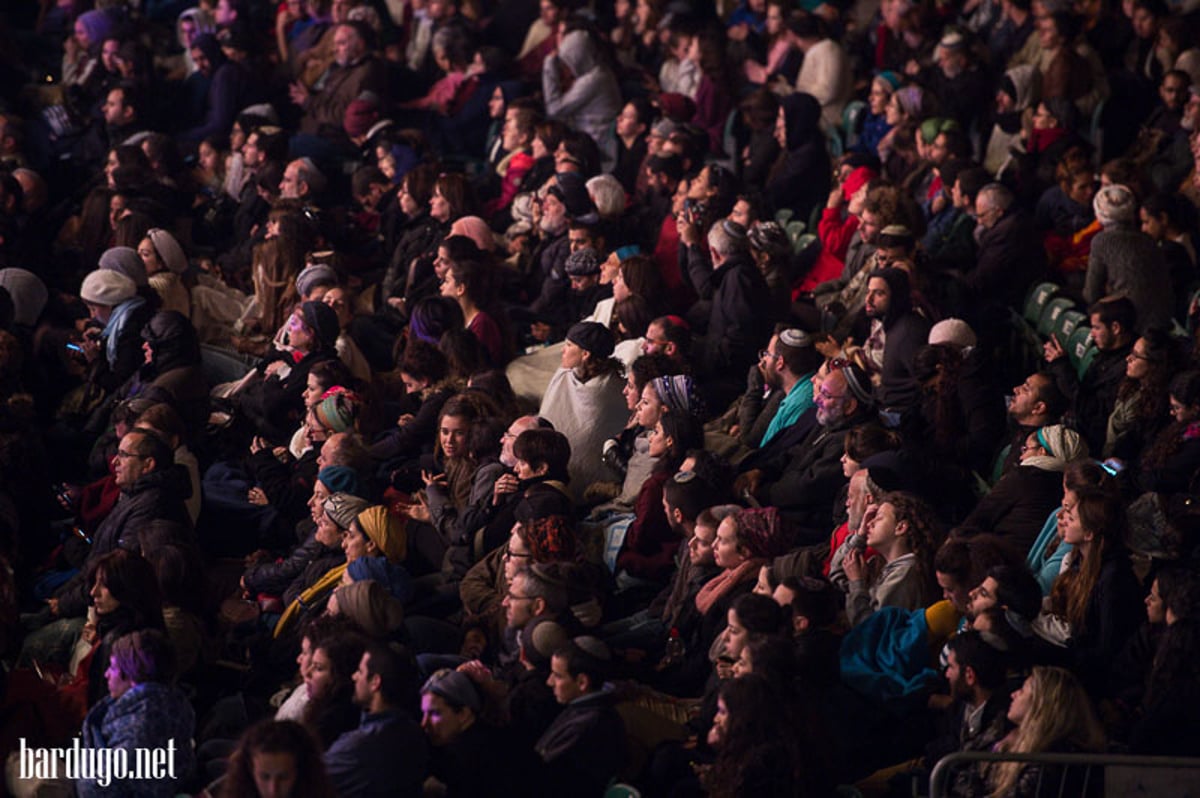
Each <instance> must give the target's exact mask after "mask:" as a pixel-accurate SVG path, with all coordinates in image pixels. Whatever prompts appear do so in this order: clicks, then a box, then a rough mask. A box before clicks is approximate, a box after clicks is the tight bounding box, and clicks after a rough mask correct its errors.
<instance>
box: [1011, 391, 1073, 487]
mask: <svg viewBox="0 0 1200 798" xmlns="http://www.w3.org/2000/svg"><path fill="white" fill-rule="evenodd" d="M1066 410H1067V397H1065V396H1064V395H1063V392H1062V391H1061V390H1059V388H1058V384H1057V383H1056V382H1055V381H1054V377H1053V375H1051V374H1044V373H1042V372H1040V371H1035V372H1034V373H1033V374H1030V375H1029V376H1028V377H1026V378H1025V382H1023V383H1021V384H1020V385H1017V386H1015V387H1014V388H1013V389H1012V402H1010V403H1009V405H1008V417H1009V418H1010V419H1012V421H1013V426H1015V427H1016V432H1015V433H1014V434H1013V437H1012V438H1011V439H1010V441H1009V446H1008V453H1007V454H1005V456H1004V469H1003V471H1002V475H1003V473H1004V472H1007V471H1008V470H1009V469H1010V468H1012V467H1013V466H1015V465H1017V464H1018V463H1019V462H1020V461H1021V447H1022V446H1024V444H1025V441H1026V440H1027V439H1028V438H1029V436H1030V435H1031V434H1032V433H1034V432H1035V431H1037V430H1038V429H1039V428H1040V427H1045V426H1049V425H1050V424H1057V423H1058V422H1059V421H1060V420H1061V419H1062V414H1063V413H1065V412H1066Z"/></svg>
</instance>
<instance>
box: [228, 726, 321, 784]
mask: <svg viewBox="0 0 1200 798" xmlns="http://www.w3.org/2000/svg"><path fill="white" fill-rule="evenodd" d="M215 794H216V795H218V796H220V798H265V796H274V797H276V798H333V796H334V792H333V786H332V785H331V784H330V783H329V777H328V776H327V775H326V773H325V765H324V760H322V759H321V749H320V748H319V747H318V746H317V741H316V740H315V739H313V735H312V734H311V733H309V731H308V730H307V729H305V728H304V727H303V726H302V725H300V724H299V723H296V722H294V721H290V720H281V721H277V720H269V719H268V720H263V721H259V722H258V723H256V724H254V725H253V726H251V727H250V728H249V729H247V730H246V733H245V734H243V735H242V739H241V740H240V741H239V742H238V746H237V750H236V751H234V753H233V756H232V757H231V758H230V760H229V770H228V771H226V773H225V777H224V778H223V779H222V780H221V782H220V787H219V788H218V789H216V790H215Z"/></svg>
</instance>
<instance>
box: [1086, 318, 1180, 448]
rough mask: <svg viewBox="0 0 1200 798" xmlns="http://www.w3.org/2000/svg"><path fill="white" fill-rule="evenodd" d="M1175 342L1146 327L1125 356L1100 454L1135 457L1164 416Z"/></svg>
mask: <svg viewBox="0 0 1200 798" xmlns="http://www.w3.org/2000/svg"><path fill="white" fill-rule="evenodd" d="M1175 349H1176V346H1175V341H1174V339H1172V338H1171V336H1169V335H1168V334H1167V333H1165V332H1163V331H1162V330H1157V329H1150V330H1146V332H1144V333H1143V334H1142V336H1141V337H1140V338H1138V339H1137V340H1136V341H1135V342H1134V344H1133V349H1131V350H1130V351H1129V354H1128V355H1126V356H1125V379H1124V380H1123V381H1122V382H1121V387H1120V388H1118V389H1117V403H1116V405H1115V406H1114V407H1113V411H1112V413H1111V414H1109V417H1108V432H1107V434H1106V436H1105V439H1104V452H1103V456H1104V457H1115V458H1117V459H1119V460H1122V461H1126V462H1129V461H1132V460H1136V459H1137V457H1138V455H1139V454H1141V452H1142V449H1143V448H1144V447H1145V446H1146V445H1147V444H1148V443H1149V442H1150V441H1151V440H1153V439H1154V437H1155V436H1156V435H1157V434H1158V431H1159V430H1160V429H1161V428H1162V427H1163V425H1164V423H1165V420H1166V418H1167V410H1168V409H1169V408H1168V402H1167V384H1168V383H1169V382H1170V380H1171V377H1172V375H1173V374H1174V373H1175V370H1176V364H1175Z"/></svg>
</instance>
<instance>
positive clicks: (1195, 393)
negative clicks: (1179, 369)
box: [1136, 371, 1200, 494]
mask: <svg viewBox="0 0 1200 798" xmlns="http://www.w3.org/2000/svg"><path fill="white" fill-rule="evenodd" d="M1167 401H1168V403H1169V407H1170V410H1169V412H1170V416H1171V420H1172V423H1170V424H1168V425H1167V426H1166V427H1164V428H1163V430H1162V431H1161V432H1160V433H1158V435H1157V436H1156V437H1155V438H1154V442H1153V443H1152V444H1151V445H1150V446H1149V447H1147V448H1146V449H1145V450H1144V451H1143V452H1142V456H1141V459H1140V460H1139V461H1138V466H1137V473H1136V480H1137V486H1138V488H1139V489H1141V490H1143V491H1154V492H1156V493H1162V494H1172V493H1183V492H1185V491H1187V490H1188V489H1189V487H1190V484H1191V479H1192V475H1193V474H1194V473H1195V472H1196V469H1197V467H1200V423H1198V422H1200V371H1185V372H1183V373H1182V374H1177V375H1175V377H1174V378H1173V379H1172V380H1171V384H1170V386H1169V389H1168V391H1167Z"/></svg>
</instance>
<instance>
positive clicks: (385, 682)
mask: <svg viewBox="0 0 1200 798" xmlns="http://www.w3.org/2000/svg"><path fill="white" fill-rule="evenodd" d="M351 680H352V681H353V682H354V703H355V704H356V705H357V706H359V707H361V708H362V711H363V716H362V720H361V721H360V722H359V726H358V728H357V729H354V730H352V731H348V732H346V733H344V734H342V735H341V736H340V737H338V738H337V739H336V740H334V741H333V745H331V746H329V750H328V751H326V752H325V771H326V772H327V773H328V774H329V780H330V781H331V782H333V785H334V788H335V789H336V790H337V793H338V795H344V796H363V797H364V798H366V796H385V795H397V796H403V795H411V796H420V795H421V786H422V784H423V783H424V780H425V773H426V770H427V769H428V764H429V753H428V749H427V748H426V743H425V735H423V734H422V733H421V727H420V726H418V725H417V723H416V721H414V720H413V719H412V715H411V714H410V712H409V702H410V699H411V696H412V695H413V694H414V692H415V689H416V683H415V681H416V668H415V664H414V663H413V662H412V660H411V658H410V657H409V656H408V653H407V652H404V651H397V650H395V649H393V648H390V647H389V646H387V645H385V644H383V643H372V644H371V645H370V646H368V647H367V650H366V651H365V652H363V655H362V659H361V660H360V661H359V663H358V670H356V671H355V672H354V675H353V676H352V677H351Z"/></svg>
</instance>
